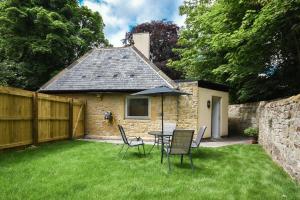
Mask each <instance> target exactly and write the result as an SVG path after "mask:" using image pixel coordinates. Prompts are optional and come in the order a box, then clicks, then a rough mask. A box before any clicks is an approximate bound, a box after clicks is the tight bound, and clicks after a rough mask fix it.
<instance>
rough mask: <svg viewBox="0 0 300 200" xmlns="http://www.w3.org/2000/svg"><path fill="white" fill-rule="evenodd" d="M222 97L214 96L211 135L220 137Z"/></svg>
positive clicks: (216, 137)
mask: <svg viewBox="0 0 300 200" xmlns="http://www.w3.org/2000/svg"><path fill="white" fill-rule="evenodd" d="M220 112H221V97H212V112H211V113H212V115H211V136H212V138H215V139H218V138H220V135H221V134H220V119H221V113H220Z"/></svg>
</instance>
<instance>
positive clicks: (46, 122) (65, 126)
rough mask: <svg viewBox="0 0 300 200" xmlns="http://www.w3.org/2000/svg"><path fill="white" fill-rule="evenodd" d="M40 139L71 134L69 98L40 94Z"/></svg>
mask: <svg viewBox="0 0 300 200" xmlns="http://www.w3.org/2000/svg"><path fill="white" fill-rule="evenodd" d="M38 132H39V136H38V141H39V142H46V141H52V140H58V139H66V138H68V136H69V98H66V97H54V96H52V95H46V94H38Z"/></svg>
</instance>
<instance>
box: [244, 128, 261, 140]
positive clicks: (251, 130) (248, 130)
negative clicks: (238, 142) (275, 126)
mask: <svg viewBox="0 0 300 200" xmlns="http://www.w3.org/2000/svg"><path fill="white" fill-rule="evenodd" d="M244 134H245V135H247V136H251V137H255V138H257V137H258V128H257V127H249V128H246V129H245V130H244Z"/></svg>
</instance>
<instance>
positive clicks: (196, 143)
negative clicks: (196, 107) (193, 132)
mask: <svg viewBox="0 0 300 200" xmlns="http://www.w3.org/2000/svg"><path fill="white" fill-rule="evenodd" d="M206 128H207V126H202V127H201V128H200V129H199V132H198V135H197V137H196V140H193V141H192V145H191V147H192V148H198V147H199V145H200V142H201V140H202V138H203V135H204V133H205V130H206Z"/></svg>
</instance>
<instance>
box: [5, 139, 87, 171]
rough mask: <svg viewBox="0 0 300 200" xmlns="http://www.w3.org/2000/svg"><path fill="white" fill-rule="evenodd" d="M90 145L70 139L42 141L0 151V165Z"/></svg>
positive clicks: (12, 163)
mask: <svg viewBox="0 0 300 200" xmlns="http://www.w3.org/2000/svg"><path fill="white" fill-rule="evenodd" d="M54 144H55V145H54ZM88 145H89V143H87V142H83V141H73V140H71V141H70V140H68V141H56V142H48V143H41V144H39V145H38V146H36V147H27V148H24V149H22V150H15V149H11V150H7V151H4V152H0V155H1V156H0V166H1V165H8V164H9V165H14V164H18V163H22V162H28V161H31V160H36V159H39V158H43V157H46V156H49V155H51V156H56V155H59V154H62V153H64V152H67V151H70V150H73V151H76V149H77V148H81V147H83V146H88Z"/></svg>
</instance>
